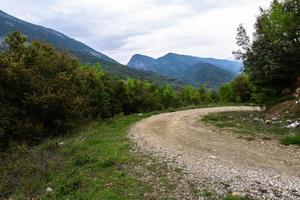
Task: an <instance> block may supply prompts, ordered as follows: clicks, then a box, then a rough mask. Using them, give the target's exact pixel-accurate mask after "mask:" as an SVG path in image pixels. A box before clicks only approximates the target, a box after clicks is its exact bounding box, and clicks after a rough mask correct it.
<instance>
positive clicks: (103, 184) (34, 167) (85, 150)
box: [0, 113, 231, 200]
mask: <svg viewBox="0 0 300 200" xmlns="http://www.w3.org/2000/svg"><path fill="white" fill-rule="evenodd" d="M152 114H155V113H149V114H143V115H138V114H136V115H131V116H127V117H124V116H119V117H116V118H115V119H111V120H109V121H106V122H101V121H99V122H97V121H94V122H91V123H89V124H86V125H84V126H82V127H81V128H78V129H77V130H75V131H73V132H72V133H71V134H70V135H69V136H66V137H59V138H53V139H50V140H48V141H45V142H44V143H43V144H41V145H39V146H36V147H33V148H28V147H27V146H24V145H13V146H12V148H11V149H10V150H9V151H8V152H6V153H1V154H0V156H1V157H0V171H1V173H0V181H1V182H0V199H9V198H10V199H104V200H106V199H107V200H118V199H122V200H123V199H124V200H135V199H183V198H184V197H186V196H184V195H189V197H191V198H192V199H198V198H199V197H200V196H205V199H228V198H229V199H230V198H231V197H230V196H228V197H220V196H217V195H216V194H214V193H212V192H210V191H208V190H203V189H201V188H198V185H197V184H196V183H194V182H192V181H191V180H187V179H186V178H185V176H184V173H183V172H182V170H181V169H180V168H177V167H176V166H173V165H170V163H168V162H167V161H165V162H162V161H158V160H156V159H155V158H154V157H152V156H151V155H145V154H142V153H140V152H139V151H137V150H135V149H134V148H135V147H134V145H133V144H132V143H131V141H130V140H129V139H128V136H127V130H128V127H129V126H130V125H131V124H133V123H134V122H136V121H139V120H141V119H143V118H145V117H149V116H151V115H152ZM47 189H51V190H52V191H51V192H48V191H47Z"/></svg>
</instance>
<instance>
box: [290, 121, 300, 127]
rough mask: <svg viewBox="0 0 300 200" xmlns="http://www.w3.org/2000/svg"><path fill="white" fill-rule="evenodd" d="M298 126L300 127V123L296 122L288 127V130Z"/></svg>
mask: <svg viewBox="0 0 300 200" xmlns="http://www.w3.org/2000/svg"><path fill="white" fill-rule="evenodd" d="M298 126H300V122H298V121H296V122H294V123H291V124H290V125H288V126H287V128H297V127H298Z"/></svg>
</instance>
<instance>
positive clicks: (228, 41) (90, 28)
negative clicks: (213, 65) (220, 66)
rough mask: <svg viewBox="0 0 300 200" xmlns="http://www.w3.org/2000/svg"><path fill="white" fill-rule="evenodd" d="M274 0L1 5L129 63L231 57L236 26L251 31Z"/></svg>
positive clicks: (32, 0)
mask: <svg viewBox="0 0 300 200" xmlns="http://www.w3.org/2000/svg"><path fill="white" fill-rule="evenodd" d="M270 2H271V0H43V1H39V0H0V9H1V10H3V11H4V12H7V13H8V14H11V15H13V16H15V17H18V18H21V19H23V20H25V21H28V22H31V23H34V24H38V25H42V26H45V27H48V28H52V29H55V30H57V31H59V32H61V33H64V34H65V35H67V36H69V37H72V38H74V39H76V40H79V41H81V42H83V43H85V44H87V45H88V46H90V47H92V48H94V49H95V50H97V51H99V52H101V53H104V54H106V55H108V56H109V57H111V58H113V59H115V60H117V61H119V62H120V63H123V64H126V63H127V62H128V61H129V59H130V58H131V56H132V55H134V54H144V55H148V56H152V57H155V58H157V57H160V56H163V55H165V54H167V53H169V52H173V53H179V54H186V55H193V56H200V57H214V58H224V59H232V58H233V56H232V51H234V50H237V48H238V47H237V46H236V44H235V35H236V28H237V26H238V25H239V24H241V23H242V24H243V25H244V26H245V27H246V28H247V30H248V34H249V35H251V34H252V33H253V25H254V23H255V17H256V16H257V15H258V13H259V7H262V8H267V7H268V6H269V4H270Z"/></svg>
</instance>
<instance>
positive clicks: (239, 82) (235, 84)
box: [219, 74, 253, 103]
mask: <svg viewBox="0 0 300 200" xmlns="http://www.w3.org/2000/svg"><path fill="white" fill-rule="evenodd" d="M252 94H253V86H252V84H251V82H250V81H249V78H248V76H247V75H245V74H242V75H239V76H238V77H237V78H236V79H234V80H233V81H231V82H230V83H227V84H224V85H223V86H221V87H220V89H219V95H220V100H221V101H222V102H236V103H241V102H249V101H250V100H251V98H252Z"/></svg>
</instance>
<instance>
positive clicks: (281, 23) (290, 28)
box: [234, 0, 300, 104]
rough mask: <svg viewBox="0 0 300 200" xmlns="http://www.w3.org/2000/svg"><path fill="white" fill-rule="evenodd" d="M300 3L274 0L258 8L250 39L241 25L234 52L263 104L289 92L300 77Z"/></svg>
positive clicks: (292, 0) (256, 95)
mask: <svg viewBox="0 0 300 200" xmlns="http://www.w3.org/2000/svg"><path fill="white" fill-rule="evenodd" d="M299 9H300V3H299V1H298V0H283V1H277V0H273V2H272V4H271V6H270V8H269V9H266V10H263V9H261V10H260V15H259V16H258V18H257V21H256V24H255V34H254V40H253V42H250V40H249V37H248V36H247V34H246V30H245V29H244V28H243V26H242V25H240V27H239V28H238V35H237V44H238V45H240V46H241V48H242V49H241V50H239V51H237V52H234V53H235V54H236V56H237V58H239V59H242V60H243V62H244V67H245V72H246V73H247V74H248V75H249V78H250V81H251V82H252V83H253V84H254V86H255V96H254V97H255V99H256V100H257V102H259V103H262V104H269V103H272V102H274V100H276V99H278V98H281V97H283V96H286V95H288V94H292V93H293V91H294V90H295V88H296V87H299V76H300V30H299V26H300V10H299Z"/></svg>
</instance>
